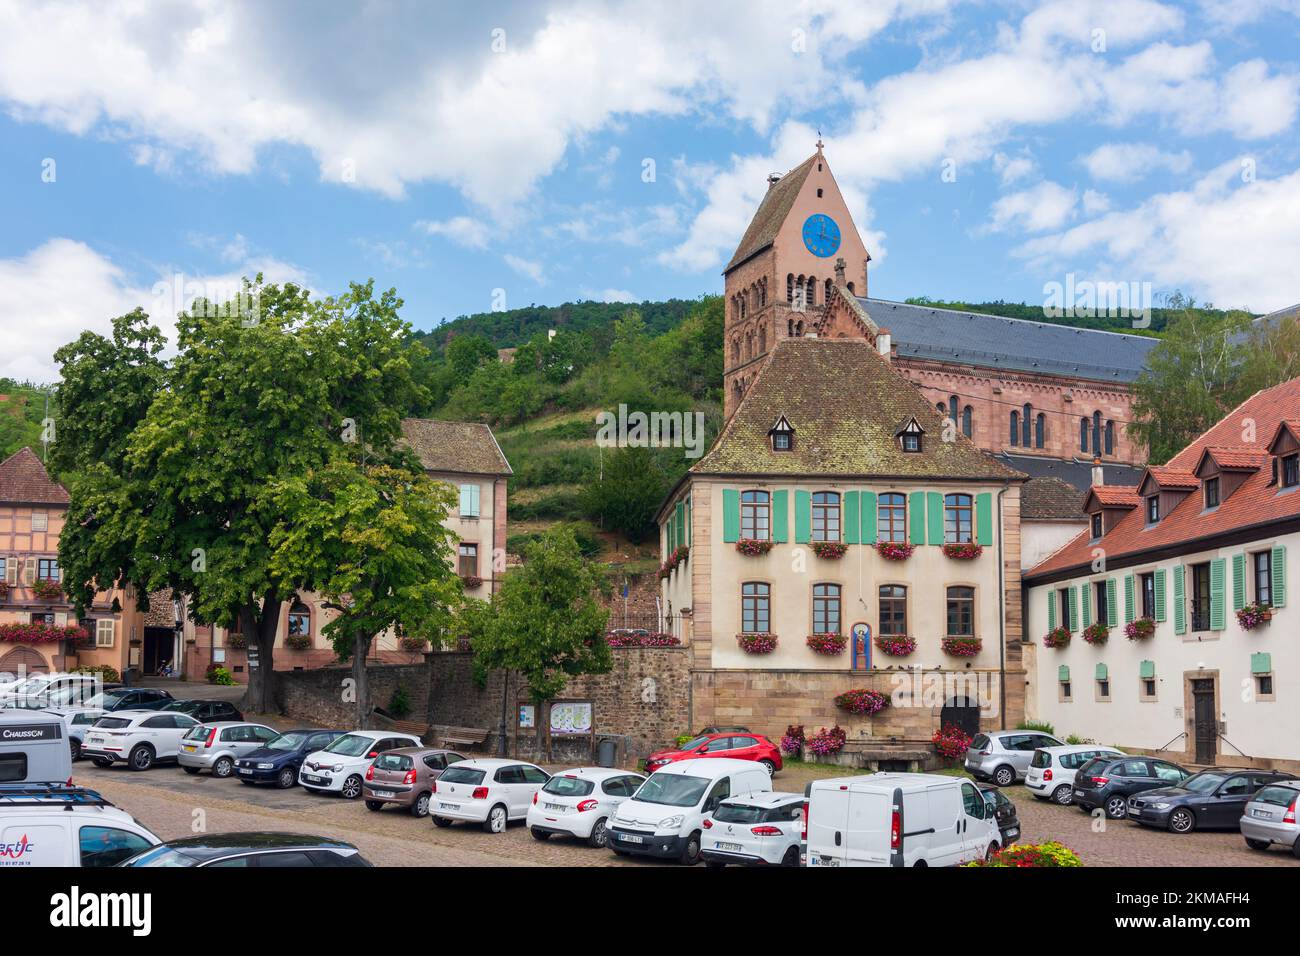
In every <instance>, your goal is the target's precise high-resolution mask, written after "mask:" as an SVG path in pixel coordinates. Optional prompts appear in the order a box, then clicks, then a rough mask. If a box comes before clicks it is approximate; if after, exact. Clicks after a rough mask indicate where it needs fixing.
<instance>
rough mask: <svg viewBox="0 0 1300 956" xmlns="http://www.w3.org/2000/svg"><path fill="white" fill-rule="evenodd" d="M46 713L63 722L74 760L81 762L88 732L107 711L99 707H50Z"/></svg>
mask: <svg viewBox="0 0 1300 956" xmlns="http://www.w3.org/2000/svg"><path fill="white" fill-rule="evenodd" d="M45 713H47V714H53V715H54V716H55V717H58V718H59V719H60V720H62V721H63V726H64V728H65V729H66V730H67V732H68V748H69V749H70V750H71V751H72V759H73V760H80V759H81V745H82V744H83V743H84V742H85V740H86V731H88V730H89V729H90V728H91V727H92V726H93V725H94V724H95V721H97V720H99V718H101V717H103V716H104V714H106V713H107V711H105V710H102V709H101V708H99V707H49V708H47V709H46V711H45Z"/></svg>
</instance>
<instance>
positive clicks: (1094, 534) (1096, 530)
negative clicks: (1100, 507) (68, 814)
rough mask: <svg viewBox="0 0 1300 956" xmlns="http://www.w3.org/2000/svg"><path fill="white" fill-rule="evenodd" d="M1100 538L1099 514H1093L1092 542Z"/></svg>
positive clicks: (1097, 512) (1098, 512)
mask: <svg viewBox="0 0 1300 956" xmlns="http://www.w3.org/2000/svg"><path fill="white" fill-rule="evenodd" d="M1100 537H1101V512H1100V511H1096V512H1093V515H1092V540H1093V541H1096V540H1098V539H1099V538H1100Z"/></svg>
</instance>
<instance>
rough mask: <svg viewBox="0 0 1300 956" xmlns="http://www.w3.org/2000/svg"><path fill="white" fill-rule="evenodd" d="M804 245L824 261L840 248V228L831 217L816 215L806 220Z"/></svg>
mask: <svg viewBox="0 0 1300 956" xmlns="http://www.w3.org/2000/svg"><path fill="white" fill-rule="evenodd" d="M803 244H804V245H805V246H807V247H808V251H809V252H811V253H812V254H813V255H815V256H819V257H820V258H822V259H825V258H826V257H827V256H832V255H834V254H835V250H836V249H838V248H839V247H840V227H839V226H837V225H836V224H835V220H834V219H832V218H831V217H830V216H826V215H823V214H822V213H814V214H813V215H811V216H809V217H808V218H807V219H806V220H804V224H803Z"/></svg>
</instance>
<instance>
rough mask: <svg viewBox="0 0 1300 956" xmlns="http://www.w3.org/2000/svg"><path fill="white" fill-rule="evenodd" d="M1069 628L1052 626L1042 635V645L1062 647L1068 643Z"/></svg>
mask: <svg viewBox="0 0 1300 956" xmlns="http://www.w3.org/2000/svg"><path fill="white" fill-rule="evenodd" d="M1070 637H1071V635H1070V629H1069V628H1068V627H1054V628H1052V629H1051V630H1050V631H1048V632H1047V633H1046V634H1045V635H1043V646H1044V647H1064V646H1065V645H1066V644H1069V643H1070Z"/></svg>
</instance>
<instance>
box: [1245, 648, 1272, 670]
mask: <svg viewBox="0 0 1300 956" xmlns="http://www.w3.org/2000/svg"><path fill="white" fill-rule="evenodd" d="M1250 672H1251V673H1252V674H1271V673H1273V655H1272V654H1268V653H1265V652H1263V651H1260V652H1258V653H1256V654H1251V655H1250Z"/></svg>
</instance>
